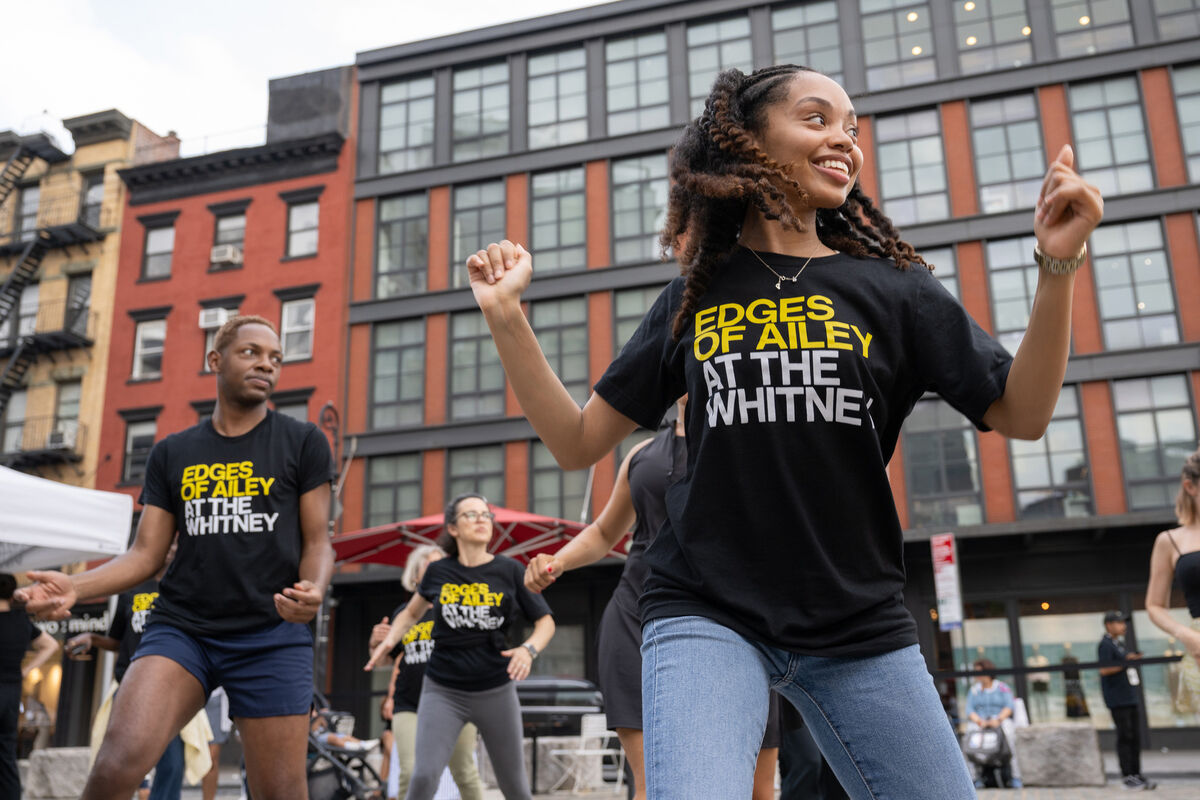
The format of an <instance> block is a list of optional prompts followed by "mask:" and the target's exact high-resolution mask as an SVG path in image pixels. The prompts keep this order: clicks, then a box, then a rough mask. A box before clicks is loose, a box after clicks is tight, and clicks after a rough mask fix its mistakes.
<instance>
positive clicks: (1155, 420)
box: [1113, 375, 1196, 511]
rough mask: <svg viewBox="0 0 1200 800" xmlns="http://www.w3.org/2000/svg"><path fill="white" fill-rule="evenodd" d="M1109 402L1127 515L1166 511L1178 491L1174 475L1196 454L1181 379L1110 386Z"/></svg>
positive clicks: (1184, 382) (1189, 404)
mask: <svg viewBox="0 0 1200 800" xmlns="http://www.w3.org/2000/svg"><path fill="white" fill-rule="evenodd" d="M1113 400H1114V402H1115V404H1116V408H1117V435H1118V438H1119V439H1120V440H1121V467H1122V469H1124V471H1125V489H1126V492H1127V493H1128V496H1129V508H1130V510H1132V511H1137V510H1139V509H1143V508H1168V507H1170V506H1171V505H1172V504H1173V503H1174V502H1175V493H1176V492H1177V491H1178V490H1179V470H1180V469H1181V468H1182V467H1183V462H1184V461H1185V460H1186V459H1187V457H1188V456H1189V455H1190V454H1191V453H1192V452H1194V451H1195V449H1196V420H1195V416H1194V409H1195V405H1194V404H1193V401H1192V398H1191V397H1190V396H1189V392H1188V386H1187V377H1186V376H1184V375H1161V376H1158V377H1155V378H1132V379H1129V380H1123V381H1113Z"/></svg>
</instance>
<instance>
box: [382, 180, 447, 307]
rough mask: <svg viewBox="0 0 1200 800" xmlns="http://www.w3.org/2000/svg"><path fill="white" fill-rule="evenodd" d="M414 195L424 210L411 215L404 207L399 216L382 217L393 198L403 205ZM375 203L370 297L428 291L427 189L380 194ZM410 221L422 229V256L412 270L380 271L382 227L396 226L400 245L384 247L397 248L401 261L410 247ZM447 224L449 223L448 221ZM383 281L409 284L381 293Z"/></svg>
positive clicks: (394, 249)
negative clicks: (399, 232)
mask: <svg viewBox="0 0 1200 800" xmlns="http://www.w3.org/2000/svg"><path fill="white" fill-rule="evenodd" d="M417 198H421V201H422V204H423V205H424V211H421V212H418V213H414V214H409V213H408V211H407V209H406V210H405V212H404V215H403V216H399V217H395V218H391V219H384V216H383V214H384V209H385V206H387V205H388V203H389V202H391V201H397V202H399V203H401V205H403V206H405V207H407V205H408V202H409V201H410V200H415V199H417ZM375 205H376V208H375V249H374V254H373V255H374V263H373V265H372V281H371V292H372V294H371V296H372V297H373V298H374V299H376V300H383V299H387V298H392V297H403V296H404V295H405V294H414V293H420V292H425V291H428V289H429V192H428V190H425V189H422V190H419V191H416V192H406V193H404V194H397V195H390V196H388V197H381V198H379V200H378V201H377V202H376V204H375ZM414 221H416V222H418V223H419V224H420V225H421V226H422V231H423V236H424V245H423V249H424V257H423V258H422V259H421V262H420V266H419V267H418V268H416V269H411V268H407V266H406V265H405V266H404V267H402V268H401V269H393V270H388V271H386V272H383V271H381V270H380V266H381V265H382V264H383V263H384V258H383V252H384V249H385V248H384V247H383V231H384V228H385V227H386V228H388V229H389V231H390V230H392V229H395V228H397V227H398V228H399V229H400V231H401V239H402V244H401V245H400V246H399V247H396V246H391V247H388V248H386V249H387V250H388V251H389V252H392V251H399V252H400V253H401V260H403V253H404V252H405V251H406V250H407V249H408V248H409V247H410V243H409V241H408V228H407V226H408V225H409V224H411V223H413V222H414ZM451 224H452V225H453V223H451ZM391 276H397V277H391ZM384 280H395V281H396V282H397V283H402V282H403V281H404V280H411V287H410V288H407V289H405V288H401V289H400V290H398V291H396V292H394V293H384V292H382V291H380V288H381V285H382V283H383V281H384Z"/></svg>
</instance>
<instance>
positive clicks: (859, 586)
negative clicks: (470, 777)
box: [596, 249, 1012, 656]
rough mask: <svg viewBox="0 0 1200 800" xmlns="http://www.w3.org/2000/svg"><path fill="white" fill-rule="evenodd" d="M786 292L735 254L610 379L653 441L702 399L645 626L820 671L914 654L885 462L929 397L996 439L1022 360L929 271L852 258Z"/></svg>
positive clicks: (647, 331) (616, 404) (656, 562)
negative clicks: (716, 632)
mask: <svg viewBox="0 0 1200 800" xmlns="http://www.w3.org/2000/svg"><path fill="white" fill-rule="evenodd" d="M764 257H765V258H767V260H768V261H769V262H770V263H771V264H772V266H773V267H774V268H775V269H776V270H777V271H778V272H780V273H782V274H787V275H791V274H795V273H796V272H797V271H798V270H799V269H800V268H801V266H802V265H803V264H804V259H796V258H791V257H788V256H782V255H776V254H769V255H768V254H764ZM775 283H776V277H775V276H774V275H772V274H770V273H769V272H768V271H767V270H766V269H765V268H764V267H763V265H762V264H760V263H758V262H757V261H756V260H754V257H753V255H751V254H750V253H748V252H746V251H744V250H741V249H739V250H737V251H736V252H735V253H734V254H733V255H731V256H730V258H729V260H728V261H726V262H725V263H724V264H723V265H721V267H719V268H718V270H717V271H716V274H715V275H714V276H713V278H712V281H711V283H710V286H709V288H708V291H707V292H706V293H705V294H704V295H703V297H701V299H700V302H699V304H698V305H697V313H696V314H695V315H694V316H693V317H692V319H690V320H689V322H688V326H687V329H686V331H685V332H684V334H683V336H682V337H681V338H680V340H679V341H678V342H676V341H674V340H673V338H672V336H671V322H672V320H673V318H674V315H675V310H676V309H677V308H678V307H679V303H680V298H681V296H682V293H683V279H682V278H677V279H675V280H674V281H672V282H671V284H670V285H668V286H667V288H666V290H665V291H663V293H662V294H661V295H660V296H659V298H658V300H657V301H656V302H655V304H654V305H653V307H652V308H651V309H650V311H649V312H648V313H647V314H646V316H645V318H644V319H643V321H642V323H641V325H640V326H639V327H638V329H637V331H636V332H635V333H634V334H633V336H632V338H631V339H630V341H629V343H628V344H626V345H625V347H624V349H623V350H622V351H621V353H620V355H619V356H618V357H617V359H616V360H615V361H614V362H613V364H612V365H611V366H610V367H609V368H608V370H607V371H606V372H605V374H604V376H603V377H601V379H600V380H599V382H597V384H596V392H597V393H598V394H599V395H600V396H601V397H602V398H603V399H604V400H605V401H607V402H608V403H609V404H610V405H611V406H612V407H613V408H615V409H616V410H617V411H619V412H620V413H622V414H624V415H625V416H627V417H629V418H630V419H632V420H634V421H636V422H638V423H640V424H641V425H643V426H645V427H653V426H656V425H657V424H658V421H659V419H661V418H662V415H663V412H664V411H665V410H666V409H667V407H668V406H670V404H671V403H673V402H674V401H675V399H676V398H677V397H679V396H680V395H682V394H684V393H685V392H687V393H688V395H689V401H688V406H687V414H688V417H687V426H686V427H687V442H688V468H687V476H686V477H685V478H684V479H683V480H681V481H679V482H677V483H675V484H674V485H673V486H672V487H671V488H670V489H669V490H668V492H667V514H668V518H667V521H666V523H665V524H664V526H663V528H662V529H661V530H660V531H659V533H658V535H657V536H656V537H655V538H654V541H653V542H652V543H651V544H650V546H649V547H648V549H647V550H646V562H647V564H648V565H649V574H648V575H647V578H646V583H645V591H644V593H643V594H642V600H641V617H642V621H643V623H644V622H648V621H650V620H652V619H655V618H657V617H664V616H682V615H700V616H704V617H708V618H710V619H713V620H715V621H717V622H719V623H721V624H723V625H726V626H728V627H730V628H732V629H734V630H736V631H738V632H739V633H741V634H742V635H744V636H746V637H748V638H750V639H753V640H755V641H759V642H763V643H765V644H768V645H771V646H775V647H780V648H783V649H785V650H789V651H791V652H795V653H802V654H813V655H824V656H866V655H873V654H878V653H882V652H887V651H889V650H894V649H897V648H900V647H904V646H907V645H909V644H913V643H915V642H916V641H917V638H916V626H915V623H914V622H913V620H912V617H911V615H909V613H908V612H907V611H906V610H905V608H904V604H903V602H902V592H903V589H904V538H903V534H902V531H901V528H900V523H899V519H898V518H897V515H896V509H895V504H894V502H893V499H892V492H891V486H890V484H889V482H888V475H887V465H888V460H889V459H890V458H891V456H892V452H893V450H894V449H895V446H896V441H897V438H898V437H899V435H900V426H901V423H903V421H904V418H905V416H907V415H908V413H909V412H910V411H911V410H912V408H913V406H914V404H915V403H916V402H917V400H918V399H920V397H921V395H922V394H924V393H925V392H937V393H938V394H940V395H942V397H944V398H945V399H946V400H947V401H948V402H949V403H950V404H951V405H952V406H954V407H955V408H956V409H958V410H959V411H960V412H962V413H963V414H964V415H966V416H967V418H968V419H970V420H971V421H972V422H973V423H975V424H976V425H977V426H979V427H981V428H982V427H983V424H982V417H983V415H984V413H985V412H986V411H987V409H988V407H989V406H990V405H991V403H992V402H993V401H994V400H996V399H997V398H998V397H1000V395H1002V394H1003V392H1004V384H1005V381H1006V379H1007V377H1008V369H1009V366H1010V365H1011V363H1012V359H1011V357H1010V356H1009V354H1008V353H1007V351H1005V350H1004V348H1003V347H1001V346H1000V344H998V343H997V342H996V341H995V340H993V339H992V338H991V337H989V336H988V335H987V334H986V333H985V332H984V331H983V330H981V329H980V328H979V326H978V325H976V324H975V322H974V321H973V320H972V319H971V318H970V317H969V316H968V314H967V312H966V311H965V310H964V309H963V307H962V305H961V304H959V302H958V301H957V300H955V299H954V297H952V296H951V295H950V294H949V293H948V292H947V291H946V290H945V289H944V288H943V287H942V285H941V284H940V283H939V282H938V281H937V280H936V279H935V278H934V277H933V276H932V275H931V274H930V273H929V271H928V270H926V269H924V268H921V267H919V266H918V267H917V268H914V269H910V270H904V271H901V270H898V269H896V268H895V266H894V265H893V264H892V263H891V262H890V261H885V260H882V259H875V258H866V259H860V258H852V257H850V256H846V255H841V254H838V255H833V256H829V257H825V258H818V259H813V260H812V262H811V263H810V264H809V265H808V267H807V269H805V270H804V272H803V275H802V276H801V278H800V280H798V281H796V282H794V283H793V282H785V283H783V285H782V288H781V289H778V290H777V289H776V288H775Z"/></svg>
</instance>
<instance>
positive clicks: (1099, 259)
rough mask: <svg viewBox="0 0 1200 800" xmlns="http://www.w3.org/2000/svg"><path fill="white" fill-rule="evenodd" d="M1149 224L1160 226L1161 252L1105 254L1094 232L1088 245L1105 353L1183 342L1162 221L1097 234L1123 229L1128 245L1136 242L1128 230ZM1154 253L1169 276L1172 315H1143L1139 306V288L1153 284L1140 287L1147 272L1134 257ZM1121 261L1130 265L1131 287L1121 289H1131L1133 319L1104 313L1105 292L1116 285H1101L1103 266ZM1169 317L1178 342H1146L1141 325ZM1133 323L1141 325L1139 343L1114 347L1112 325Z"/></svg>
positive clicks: (1123, 223)
mask: <svg viewBox="0 0 1200 800" xmlns="http://www.w3.org/2000/svg"><path fill="white" fill-rule="evenodd" d="M1150 224H1152V225H1155V226H1157V229H1158V233H1159V240H1158V241H1159V245H1160V247H1161V250H1151V249H1149V248H1143V249H1140V250H1121V251H1119V252H1118V251H1105V250H1102V249H1101V248H1100V247H1099V245H1098V242H1097V236H1096V232H1095V231H1093V232H1092V236H1091V238H1090V241H1089V248H1088V250H1089V252H1088V257H1089V258H1090V259H1091V262H1092V281H1093V288H1094V290H1095V292H1096V318H1097V321H1098V322H1099V323H1100V336H1101V339H1102V341H1103V342H1104V349H1105V351H1112V352H1121V351H1126V352H1129V351H1136V350H1140V349H1145V348H1148V347H1161V346H1164V345H1172V344H1178V343H1179V342H1181V341H1183V326H1182V324H1181V320H1180V314H1179V294H1178V291H1177V290H1176V286H1175V273H1174V271H1173V267H1172V264H1171V255H1170V241H1169V240H1168V238H1167V231H1166V226H1165V225H1163V220H1162V218H1160V217H1151V218H1150V219H1140V220H1122V221H1120V222H1110V223H1108V224H1107V225H1103V226H1102V227H1100V228H1097V230H1099V231H1101V234H1100V236H1101V238H1103V237H1104V236H1106V235H1107V233H1108V231H1110V230H1112V229H1114V228H1121V229H1122V230H1123V233H1122V238H1124V239H1125V241H1126V242H1130V241H1132V240H1133V239H1134V238H1135V237H1133V236H1131V235H1130V234H1129V233H1128V230H1129V228H1130V227H1132V226H1140V225H1150ZM1151 252H1161V253H1162V258H1163V272H1164V273H1165V275H1166V281H1165V285H1166V287H1167V290H1168V294H1169V295H1170V298H1171V310H1170V312H1169V313H1168V312H1166V311H1151V312H1148V313H1145V314H1143V313H1141V310H1140V309H1139V308H1138V305H1140V304H1139V302H1138V289H1139V288H1140V289H1141V290H1142V291H1145V290H1146V288H1147V286H1148V285H1150V282H1149V281H1146V280H1144V281H1143V282H1142V283H1141V284H1139V283H1138V276H1139V275H1142V276H1143V277H1144V276H1145V270H1144V269H1135V268H1134V264H1133V260H1134V258H1135V257H1137V256H1139V255H1140V256H1146V255H1147V254H1148V253H1151ZM1118 257H1120V258H1124V259H1125V260H1126V261H1127V267H1128V268H1127V270H1126V272H1127V274H1128V276H1129V277H1130V281H1129V283H1128V284H1122V285H1127V286H1128V287H1129V290H1130V293H1131V294H1132V295H1133V298H1132V303H1133V306H1134V313H1133V314H1132V315H1129V314H1125V315H1121V316H1108V315H1107V314H1106V313H1105V309H1104V306H1105V301H1104V294H1105V292H1106V291H1108V290H1110V289H1112V288H1113V287H1116V286H1117V284H1103V285H1102V284H1101V280H1102V279H1103V277H1104V262H1105V261H1107V260H1108V259H1110V258H1113V259H1115V258H1118ZM1145 266H1148V265H1145ZM1155 283H1158V282H1157V281H1156V282H1155ZM1167 316H1170V317H1171V319H1172V321H1173V322H1174V324H1175V339H1174V341H1172V342H1147V341H1146V331H1145V330H1144V329H1143V328H1142V321H1143V320H1150V319H1155V318H1166V317H1167ZM1130 320H1133V321H1136V322H1137V323H1138V342H1136V343H1134V344H1132V345H1128V346H1119V345H1118V344H1117V343H1115V342H1114V341H1113V340H1112V337H1111V335H1110V333H1109V325H1110V324H1112V323H1120V322H1125V321H1130Z"/></svg>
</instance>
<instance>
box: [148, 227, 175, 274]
mask: <svg viewBox="0 0 1200 800" xmlns="http://www.w3.org/2000/svg"><path fill="white" fill-rule="evenodd" d="M163 231H170V232H171V247H170V248H169V249H166V250H154V251H151V250H150V246H151V242H150V240H151V238H153V236H154V235H155V234H156V233H161V232H163ZM162 256H166V259H165V262H166V268H165V270H163V269H161V268H159V267H155V270H156V271H155V272H153V273H152V272H151V271H150V267H151V263H152V262H153V260H154V259H156V258H160V257H162ZM174 260H175V223H174V222H170V223H168V224H166V225H154V226H149V225H147V226H146V232H145V236H144V238H143V239H142V270H141V276H140V280H141V281H165V280H170V278H171V269H172V267H173V266H174V265H173V263H172V262H174Z"/></svg>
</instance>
